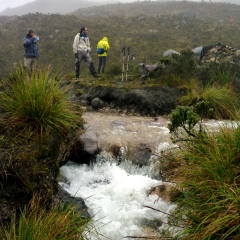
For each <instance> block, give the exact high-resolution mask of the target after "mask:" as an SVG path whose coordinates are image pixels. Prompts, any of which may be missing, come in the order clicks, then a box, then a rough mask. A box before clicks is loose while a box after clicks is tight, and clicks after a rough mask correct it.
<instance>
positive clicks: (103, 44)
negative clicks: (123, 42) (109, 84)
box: [97, 37, 110, 73]
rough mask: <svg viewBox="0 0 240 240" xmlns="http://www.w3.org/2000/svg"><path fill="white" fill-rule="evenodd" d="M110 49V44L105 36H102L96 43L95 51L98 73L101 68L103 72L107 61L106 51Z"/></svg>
mask: <svg viewBox="0 0 240 240" xmlns="http://www.w3.org/2000/svg"><path fill="white" fill-rule="evenodd" d="M109 49H110V45H109V43H108V39H107V37H103V39H101V40H100V41H99V42H98V44H97V53H98V69H97V72H98V73H100V71H101V70H102V73H104V70H105V66H106V61H107V53H108V50H109Z"/></svg>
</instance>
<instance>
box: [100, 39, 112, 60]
mask: <svg viewBox="0 0 240 240" xmlns="http://www.w3.org/2000/svg"><path fill="white" fill-rule="evenodd" d="M98 48H103V49H104V53H103V54H98V56H99V57H105V56H107V52H108V50H109V49H110V46H109V44H108V39H107V37H103V39H102V40H100V41H99V42H98V44H97V49H98Z"/></svg>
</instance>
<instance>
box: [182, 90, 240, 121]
mask: <svg viewBox="0 0 240 240" xmlns="http://www.w3.org/2000/svg"><path fill="white" fill-rule="evenodd" d="M179 101H180V103H181V104H182V105H186V106H193V107H194V108H195V109H196V111H197V113H198V114H199V115H200V116H201V117H209V118H215V119H237V118H238V113H237V106H238V105H239V102H238V97H237V95H236V94H235V93H234V92H233V91H232V89H231V88H229V87H217V86H208V87H206V88H204V89H203V91H202V92H201V93H198V94H196V93H193V92H190V93H189V94H188V95H186V96H183V97H182V98H181V99H180V100H179Z"/></svg>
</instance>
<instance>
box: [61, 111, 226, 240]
mask: <svg viewBox="0 0 240 240" xmlns="http://www.w3.org/2000/svg"><path fill="white" fill-rule="evenodd" d="M84 118H85V120H86V121H87V123H88V124H89V127H88V130H89V131H94V132H97V133H98V134H99V135H100V136H101V139H102V142H101V144H102V146H103V149H104V148H107V146H108V145H109V144H110V143H113V142H114V141H116V139H117V141H119V142H121V143H122V146H124V147H126V148H128V147H129V146H132V145H134V144H139V143H142V142H143V143H147V144H148V145H149V146H151V148H152V149H153V154H159V153H160V152H161V151H162V150H165V149H167V148H170V147H175V146H174V145H173V144H172V143H171V140H170V135H169V131H168V128H167V124H168V119H167V118H158V119H153V118H143V117H127V118H126V117H125V116H119V115H118V116H116V115H115V116H114V115H108V114H103V113H99V112H98V113H85V115H84ZM220 124H221V122H220ZM205 126H206V127H208V128H210V129H213V130H216V129H217V128H218V127H219V122H218V121H209V122H206V123H205ZM109 159H110V158H109V156H108V155H107V154H105V155H104V154H102V155H99V159H98V161H97V163H95V164H94V165H93V166H91V167H89V166H86V165H77V164H74V163H71V162H69V163H68V164H67V165H65V166H63V167H61V173H62V175H64V176H65V177H66V178H67V179H68V180H69V184H68V185H67V184H65V183H60V184H61V185H62V186H63V187H64V189H65V190H66V191H68V192H69V193H70V194H71V195H72V196H76V197H81V198H83V199H84V201H85V203H86V205H87V207H88V211H89V213H90V214H91V216H93V219H94V220H95V225H96V227H97V228H98V231H99V232H100V234H102V236H101V237H100V238H101V239H114V240H120V239H123V238H124V237H126V236H146V232H145V231H144V229H145V228H144V226H145V225H146V222H149V221H151V220H160V221H161V222H163V224H162V226H161V227H160V228H158V229H164V228H165V227H166V228H168V227H169V226H168V225H167V224H164V223H167V221H168V216H167V215H166V214H163V213H161V212H158V211H154V210H152V209H150V208H147V207H145V206H150V207H153V208H155V209H157V210H160V211H163V212H165V213H171V212H172V211H173V210H174V208H175V205H174V204H170V203H166V202H164V201H162V199H158V197H157V196H156V195H148V194H147V193H148V190H150V189H151V187H154V186H157V185H159V184H161V181H159V180H155V179H152V178H151V165H149V166H145V167H142V168H137V167H136V166H134V165H132V164H131V163H130V162H129V161H124V162H122V163H121V165H119V166H117V165H116V163H114V162H112V161H109ZM156 200H158V201H156ZM175 231H177V230H176V229H175ZM173 235H174V234H173ZM92 239H94V237H92Z"/></svg>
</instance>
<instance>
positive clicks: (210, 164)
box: [179, 126, 240, 240]
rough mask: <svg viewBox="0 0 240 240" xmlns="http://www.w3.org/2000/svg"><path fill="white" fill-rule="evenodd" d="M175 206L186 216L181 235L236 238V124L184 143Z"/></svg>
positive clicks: (239, 147)
mask: <svg viewBox="0 0 240 240" xmlns="http://www.w3.org/2000/svg"><path fill="white" fill-rule="evenodd" d="M185 149H186V150H184V152H183V159H184V160H185V161H186V162H187V164H186V165H185V168H184V170H183V172H184V174H185V179H184V180H183V182H182V187H183V189H185V198H182V199H179V208H180V209H181V214H183V215H184V218H186V217H187V221H188V224H187V225H186V228H185V232H184V236H185V237H183V239H193V240H199V239H202V240H220V239H221V240H224V239H225V240H228V239H229V240H230V239H231V240H237V239H240V215H239V208H240V174H239V173H240V164H239V159H240V158H239V156H240V127H239V126H238V128H237V129H234V128H227V127H226V128H222V129H220V132H219V133H217V134H213V135H202V136H201V137H200V138H198V139H195V141H191V142H187V143H186V148H185Z"/></svg>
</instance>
